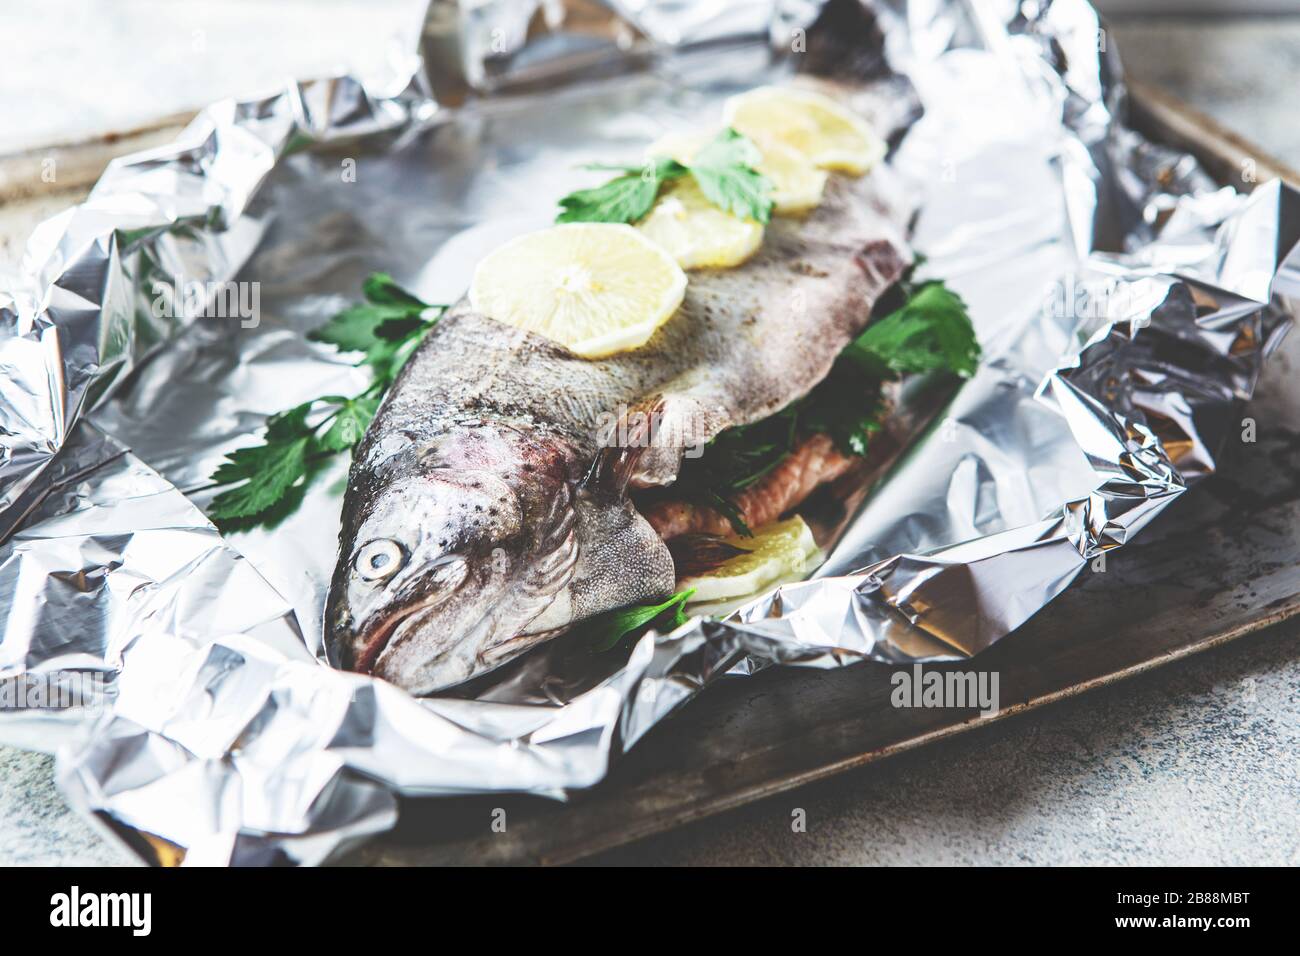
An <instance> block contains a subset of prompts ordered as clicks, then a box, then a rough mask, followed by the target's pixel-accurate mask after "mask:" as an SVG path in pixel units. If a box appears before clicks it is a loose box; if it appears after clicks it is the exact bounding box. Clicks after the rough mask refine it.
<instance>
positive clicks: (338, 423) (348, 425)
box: [319, 395, 379, 451]
mask: <svg viewBox="0 0 1300 956" xmlns="http://www.w3.org/2000/svg"><path fill="white" fill-rule="evenodd" d="M378 409H379V396H378V395H361V396H359V397H357V398H350V399H347V400H345V401H344V402H343V403H342V404H341V405H340V406H339V410H338V411H337V412H336V413H335V415H334V421H333V422H331V423H330V427H329V428H328V429H327V430H326V431H325V434H323V435H321V436H320V441H319V445H320V448H321V449H322V450H323V451H344V450H345V449H348V448H351V447H352V446H353V445H355V444H356V443H357V442H359V441H361V439H362V437H363V436H364V435H365V433H366V429H367V428H368V427H369V426H370V419H372V418H374V417H375V412H376V411H377V410H378Z"/></svg>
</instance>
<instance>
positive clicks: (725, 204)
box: [555, 129, 772, 223]
mask: <svg viewBox="0 0 1300 956" xmlns="http://www.w3.org/2000/svg"><path fill="white" fill-rule="evenodd" d="M760 159H761V156H760V154H759V151H758V147H756V146H755V145H754V144H753V143H752V142H750V140H748V139H746V138H745V137H744V136H742V135H741V134H740V133H737V132H736V131H735V130H734V129H724V130H723V131H722V132H721V133H719V134H718V135H717V137H716V138H714V139H713V140H712V141H711V142H709V143H708V144H707V145H705V146H704V147H703V148H702V149H701V150H700V151H699V152H698V153H696V155H695V158H694V159H692V160H691V162H690V163H689V164H685V163H679V162H677V160H675V159H669V158H665V157H656V158H653V159H650V160H648V161H647V162H645V163H644V164H643V165H640V166H624V165H610V164H605V163H593V164H590V165H588V166H587V167H586V168H587V169H603V170H613V171H615V172H617V173H618V174H619V175H617V176H615V177H614V178H613V179H611V180H610V181H609V182H607V183H604V184H603V185H600V186H594V187H592V188H591V189H579V190H578V191H577V192H572V193H569V195H567V196H565V197H564V198H563V199H561V200H560V214H559V215H558V216H557V217H556V219H555V221H556V222H636V221H637V220H639V219H642V218H644V217H645V215H646V214H647V213H649V212H650V210H651V208H652V207H653V206H654V203H655V199H656V198H658V196H659V191H660V190H661V189H662V188H663V186H664V184H665V183H669V182H672V181H673V180H675V179H681V178H682V177H683V176H687V175H689V176H691V177H692V178H693V179H694V180H695V182H696V185H698V186H699V187H700V192H702V193H703V194H704V196H705V198H707V199H708V200H709V202H711V203H713V204H714V205H715V206H717V207H718V208H719V209H724V210H726V211H727V212H730V213H733V214H735V215H737V216H739V217H741V218H742V219H754V220H756V221H758V222H761V223H766V222H767V221H768V219H770V218H771V216H772V183H771V182H770V181H769V180H768V179H767V177H765V176H763V175H762V174H761V173H760V172H758V170H757V169H755V167H756V166H757V165H758V163H759V160H760Z"/></svg>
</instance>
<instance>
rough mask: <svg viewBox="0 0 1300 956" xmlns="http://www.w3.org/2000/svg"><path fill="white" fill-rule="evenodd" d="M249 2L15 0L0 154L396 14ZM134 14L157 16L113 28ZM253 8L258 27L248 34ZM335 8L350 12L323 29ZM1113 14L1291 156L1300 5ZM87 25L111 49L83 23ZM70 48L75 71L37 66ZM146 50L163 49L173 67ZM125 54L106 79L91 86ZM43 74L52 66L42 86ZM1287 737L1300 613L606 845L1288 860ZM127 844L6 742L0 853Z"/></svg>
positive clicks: (1290, 747) (64, 856)
mask: <svg viewBox="0 0 1300 956" xmlns="http://www.w3.org/2000/svg"><path fill="white" fill-rule="evenodd" d="M252 6H253V5H252V4H251V3H247V2H246V0H196V2H195V3H193V4H188V5H185V8H186V11H187V12H184V13H180V12H176V11H177V10H178V9H179V8H177V7H176V6H174V5H168V4H164V3H162V2H159V0H121V2H119V3H118V4H115V5H111V7H112V10H113V11H114V12H113V13H109V14H105V13H103V12H102V11H104V10H107V9H109V7H110V5H104V4H91V3H89V2H88V0H47V2H44V3H40V4H37V3H35V2H31V0H24V2H20V3H15V4H12V5H8V4H7V5H5V7H4V9H3V10H0V36H5V37H6V39H9V40H11V41H15V42H11V43H9V44H7V45H6V46H7V49H8V50H9V58H8V60H7V62H6V69H5V70H4V71H3V72H0V152H3V151H7V150H12V149H18V148H25V147H29V146H32V145H35V144H39V143H41V142H46V141H49V140H50V139H65V138H75V137H76V136H78V135H86V134H89V133H94V132H97V131H101V130H103V129H106V128H113V127H114V126H115V125H126V124H129V123H132V122H140V121H144V120H147V119H149V118H150V116H151V115H154V114H155V113H160V112H170V111H172V110H176V109H181V108H184V107H187V106H196V105H199V104H201V103H202V102H204V101H206V100H208V99H213V98H216V97H218V96H222V95H228V94H231V93H235V92H240V91H245V90H247V89H249V88H250V86H251V87H256V86H257V85H259V84H258V83H254V82H252V81H253V80H264V79H265V78H267V77H273V76H275V75H277V71H278V73H279V74H283V73H285V72H300V73H303V74H306V73H310V72H313V71H315V70H316V69H317V68H319V67H320V66H321V65H322V64H323V65H329V64H330V63H331V62H339V61H341V60H344V59H347V58H348V57H349V56H350V55H351V53H350V51H351V50H353V49H354V48H355V45H356V37H357V36H366V37H372V36H373V38H374V39H375V40H377V41H378V40H383V39H384V38H385V37H387V36H389V35H391V34H392V32H393V30H394V29H397V28H399V27H400V25H401V23H402V22H403V17H404V15H405V11H404V9H403V8H402V6H403V5H402V3H399V2H392V0H385V2H383V3H382V4H379V5H377V6H378V8H379V9H380V12H379V13H370V14H369V15H363V14H362V13H361V12H360V11H362V9H363V8H364V9H365V10H367V11H374V10H376V5H370V4H362V3H358V2H356V0H328V2H325V3H313V4H307V3H303V2H298V0H291V2H287V3H285V4H280V5H275V7H276V12H275V13H271V7H270V6H267V5H258V7H257V12H256V14H254V13H253V10H252ZM308 6H310V7H311V10H310V11H309V10H308V9H307V7H308ZM286 11H287V12H286ZM132 15H136V16H140V17H143V18H144V19H143V20H142V21H141V22H142V23H144V22H147V23H148V24H149V25H150V26H149V28H148V29H144V28H143V27H142V28H141V29H139V30H136V29H130V28H128V26H129V25H124V21H123V20H122V18H123V17H129V16H132ZM254 15H256V16H257V17H258V18H270V19H269V20H264V21H263V22H266V23H269V24H270V26H269V27H267V28H266V29H262V30H258V31H249V30H246V29H245V28H244V24H246V23H248V22H250V18H251V17H253V16H254ZM329 16H338V17H340V18H341V19H340V21H339V22H340V23H344V24H347V28H346V29H337V30H330V29H327V28H325V27H323V26H321V25H320V24H321V18H323V17H325V18H327V17H329ZM69 17H73V18H74V19H73V20H69ZM103 17H107V18H108V19H107V20H106V21H105V22H104V23H100V22H99V20H98V19H96V18H103ZM192 17H199V18H201V19H202V23H201V24H200V25H198V26H195V21H194V20H192V19H187V18H192ZM294 17H298V18H302V19H304V20H305V19H306V18H310V19H311V22H312V23H313V24H314V25H315V26H314V27H313V29H312V31H311V32H310V33H309V34H307V35H308V36H310V38H311V39H310V42H307V43H294V42H289V41H288V40H286V39H285V32H286V31H289V30H292V28H293V24H294V23H295V20H294ZM159 18H162V19H159ZM203 18H206V19H203ZM110 21H111V22H110ZM69 22H74V23H75V24H76V25H77V28H78V30H79V31H80V33H78V34H74V33H73V32H71V31H70V30H68V29H67V28H66V26H67V23H69ZM159 24H161V26H160V25H159ZM193 29H202V30H207V31H211V32H209V33H207V34H206V36H205V40H206V42H208V43H210V44H213V45H214V46H215V48H216V49H217V50H219V51H222V52H221V54H220V55H216V56H213V57H211V58H210V59H208V60H206V61H204V62H205V66H206V68H207V69H206V70H204V71H195V70H178V69H177V68H176V65H175V61H174V54H176V44H177V43H180V42H186V41H187V40H188V41H189V42H192V41H193V39H194V36H193V34H192V33H191V32H187V31H191V30H193ZM1113 29H1114V34H1115V36H1116V38H1117V41H1118V43H1119V45H1120V49H1121V51H1122V52H1123V53H1124V55H1125V59H1126V61H1127V62H1128V64H1129V68H1130V70H1131V71H1132V72H1133V73H1135V74H1136V75H1138V76H1140V77H1142V78H1143V79H1148V80H1151V81H1153V82H1157V83H1160V84H1162V85H1164V86H1166V87H1167V88H1169V89H1170V90H1171V91H1172V92H1174V93H1175V94H1177V95H1179V96H1181V97H1183V98H1184V99H1186V100H1187V101H1189V102H1191V103H1193V104H1194V105H1196V106H1197V107H1199V108H1200V109H1202V110H1203V111H1205V112H1207V113H1209V114H1210V115H1212V116H1214V117H1215V118H1216V119H1218V120H1220V121H1221V122H1223V123H1224V124H1225V125H1227V126H1229V127H1232V128H1234V129H1237V130H1238V131H1240V132H1241V133H1243V134H1245V135H1246V136H1248V137H1250V138H1252V139H1254V140H1256V141H1257V142H1259V143H1260V144H1261V145H1262V146H1264V147H1265V148H1267V149H1269V150H1270V151H1272V152H1273V153H1275V154H1276V155H1277V156H1279V157H1280V158H1282V159H1284V160H1286V161H1288V162H1290V163H1291V164H1292V165H1293V166H1300V125H1297V124H1296V123H1295V122H1294V117H1293V115H1292V114H1293V110H1292V108H1291V102H1290V90H1289V86H1290V84H1291V82H1292V81H1293V80H1294V77H1295V76H1297V75H1300V17H1294V18H1292V17H1285V18H1240V19H1233V18H1230V19H1217V20H1204V19H1173V20H1133V19H1126V20H1121V21H1119V22H1117V23H1115V24H1113ZM86 31H89V34H87V33H86ZM97 32H98V35H100V36H101V39H104V40H105V41H106V44H107V45H110V46H111V47H112V49H111V50H104V49H99V48H93V49H91V48H87V47H85V46H84V45H83V44H84V41H82V42H80V43H79V42H78V41H77V40H76V37H77V36H82V35H92V36H93V35H96V33H97ZM295 35H297V33H296V31H295ZM18 37H21V38H22V41H21V42H17V41H16V38H18ZM178 38H179V39H178ZM210 48H211V47H210ZM24 56H26V57H28V58H29V61H28V62H18V61H16V60H15V58H21V57H24ZM74 59H75V60H79V61H81V66H79V67H78V69H77V70H75V71H72V70H58V69H53V70H50V69H49V68H51V67H57V66H58V65H59V64H60V63H67V62H70V61H72V60H74ZM151 62H152V63H161V64H163V66H162V67H161V68H160V69H161V70H162V75H163V76H165V78H166V82H159V81H160V79H161V78H162V77H161V76H160V75H158V74H155V73H153V72H151V69H150V66H149V64H150V63H151ZM92 64H98V66H94V67H93V68H92ZM115 64H116V65H117V68H119V69H120V71H121V74H122V75H121V76H120V77H119V78H118V79H117V80H115V81H114V83H112V84H107V85H106V84H104V83H100V82H91V80H93V79H94V77H96V76H99V75H103V73H104V71H105V69H106V68H113V67H114V65H115ZM38 71H47V72H45V73H44V76H45V79H43V80H42V81H41V82H40V83H35V84H34V83H32V82H30V78H31V77H32V76H34V75H37V72H38ZM60 77H64V79H60ZM261 85H265V84H264V83H262V84H261ZM160 96H161V97H163V99H162V100H160V99H159V97H160ZM1297 754H1300V622H1297V623H1294V624H1287V625H1282V626H1280V627H1279V628H1275V629H1273V630H1271V631H1268V632H1264V633H1262V634H1259V635H1255V636H1253V637H1250V638H1246V639H1244V640H1242V641H1239V642H1237V643H1236V644H1233V645H1230V646H1228V647H1225V648H1221V649H1219V650H1216V651H1214V652H1211V653H1209V654H1206V655H1202V656H1201V657H1199V658H1195V659H1192V660H1188V661H1183V662H1180V663H1177V664H1174V665H1170V666H1168V667H1166V668H1164V669H1162V670H1160V671H1157V672H1154V673H1151V674H1147V675H1145V676H1143V677H1140V678H1137V679H1135V680H1132V681H1128V682H1126V683H1123V684H1120V685H1116V686H1113V687H1110V688H1106V689H1104V690H1100V691H1094V692H1092V693H1090V694H1087V695H1084V696H1083V697H1080V698H1077V699H1075V700H1072V701H1069V702H1066V703H1063V704H1060V705H1056V706H1054V707H1052V708H1050V709H1048V710H1046V711H1042V712H1039V713H1036V714H1033V715H1029V716H1025V717H1021V718H1017V719H1015V720H1012V721H1008V722H1006V723H1001V724H997V725H994V726H990V727H988V728H986V729H982V730H978V731H975V732H973V733H970V734H966V735H963V736H962V737H960V738H957V739H954V740H951V741H947V742H944V743H941V744H937V745H933V746H930V747H927V748H924V749H923V750H920V751H917V752H914V753H911V754H908V755H905V756H902V757H899V758H896V759H894V760H892V761H888V762H886V763H884V764H881V765H878V766H874V767H870V768H867V769H865V770H863V771H860V772H855V773H852V774H848V775H845V776H842V777H839V778H836V779H835V780H832V781H828V782H826V783H824V784H820V785H817V786H815V787H810V788H805V789H803V790H800V791H797V792H795V793H794V794H790V795H786V796H782V797H779V798H775V799H773V800H771V801H766V802H764V803H760V804H756V805H754V806H751V807H747V808H744V809H741V810H738V811H735V812H733V813H731V814H727V815H724V816H721V817H717V818H715V819H712V820H707V821H704V822H702V823H700V824H697V825H695V826H693V827H690V828H687V829H683V830H680V831H677V832H676V833H672V834H668V835H665V836H662V837H658V838H655V839H652V840H648V841H644V842H643V843H640V844H637V845H635V846H633V847H629V848H624V849H622V850H618V851H615V852H613V853H610V854H608V855H606V856H605V857H603V858H601V862H606V863H618V864H629V863H687V864H750V863H753V864H768V863H793V864H870V863H919V864H942V863H980V864H1003V863H1010V864H1016V863H1037V864H1058V863H1111V864H1143V863H1146V864H1158V863H1169V864H1192V863H1201V864H1221V863H1239V864H1290V865H1295V864H1300V814H1298V813H1297V811H1298V810H1300V760H1297ZM795 807H799V808H802V809H803V810H805V811H806V814H807V820H808V827H807V832H805V833H801V834H795V833H792V832H791V828H790V819H791V817H790V813H791V810H792V809H793V808H795ZM121 859H122V857H121V856H120V855H119V853H118V851H117V850H116V849H115V848H114V847H113V846H111V845H109V844H108V843H106V842H104V841H103V840H102V839H101V838H100V837H99V835H98V834H97V832H96V831H95V830H93V829H92V828H91V827H90V826H89V825H88V824H87V823H86V822H84V821H82V820H81V819H79V818H78V817H77V816H76V815H75V814H73V813H72V812H71V811H70V810H69V809H67V807H66V806H64V804H63V802H62V800H61V798H60V797H59V795H58V792H57V790H56V789H55V788H54V786H53V782H52V762H51V760H50V759H49V758H47V757H43V756H39V755H32V754H26V753H21V752H18V751H15V750H11V749H6V748H0V864H8V865H25V864H56V863H110V862H117V861H119V860H121Z"/></svg>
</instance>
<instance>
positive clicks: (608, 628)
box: [580, 588, 695, 653]
mask: <svg viewBox="0 0 1300 956" xmlns="http://www.w3.org/2000/svg"><path fill="white" fill-rule="evenodd" d="M694 593H695V588H687V589H686V590H685V591H678V592H677V593H676V594H674V595H673V596H672V597H670V598H668V600H666V601H664V602H663V603H662V604H634V605H632V606H631V607H622V608H619V609H618V610H615V611H606V612H605V613H604V614H597V615H596V616H595V617H593V618H591V619H590V620H589V621H586V622H584V623H583V624H582V625H580V627H581V628H582V637H584V638H585V639H586V642H587V649H588V650H590V651H592V652H593V653H600V652H601V651H608V650H611V649H613V648H615V647H617V646H618V645H619V643H620V642H621V641H622V640H623V638H625V637H627V635H629V634H632V633H644V632H645V631H647V630H649V628H650V626H651V625H654V624H657V625H658V626H659V627H660V628H663V629H665V630H673V629H674V628H678V627H681V626H682V625H683V624H685V623H686V622H687V621H688V620H690V617H689V615H687V613H686V611H685V610H684V605H685V604H686V602H687V601H688V600H690V597H691V595H692V594H694Z"/></svg>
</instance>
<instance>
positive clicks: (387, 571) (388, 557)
mask: <svg viewBox="0 0 1300 956" xmlns="http://www.w3.org/2000/svg"><path fill="white" fill-rule="evenodd" d="M405 563H406V552H405V551H404V550H402V546H401V545H400V544H398V543H397V542H396V541H390V540H389V539H388V538H376V539H375V540H374V541H371V542H368V543H367V544H363V545H362V546H361V549H360V550H359V551H357V557H356V560H355V561H354V562H353V566H354V567H355V568H356V569H357V574H359V575H361V580H363V581H382V580H383V579H384V578H389V577H392V576H393V575H394V574H396V573H397V571H398V569H400V568H401V566H402V565H404V564H405Z"/></svg>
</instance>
